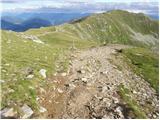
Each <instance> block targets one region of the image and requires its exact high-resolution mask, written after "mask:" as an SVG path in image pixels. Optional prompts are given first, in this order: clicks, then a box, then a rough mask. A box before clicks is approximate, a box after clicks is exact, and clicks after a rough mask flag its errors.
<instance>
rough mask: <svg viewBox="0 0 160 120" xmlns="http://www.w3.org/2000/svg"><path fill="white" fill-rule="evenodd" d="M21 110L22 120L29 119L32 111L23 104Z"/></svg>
mask: <svg viewBox="0 0 160 120" xmlns="http://www.w3.org/2000/svg"><path fill="white" fill-rule="evenodd" d="M21 110H22V112H23V116H22V119H27V118H30V117H31V116H32V114H33V110H32V109H31V108H30V107H29V106H28V105H26V104H24V105H23V107H21Z"/></svg>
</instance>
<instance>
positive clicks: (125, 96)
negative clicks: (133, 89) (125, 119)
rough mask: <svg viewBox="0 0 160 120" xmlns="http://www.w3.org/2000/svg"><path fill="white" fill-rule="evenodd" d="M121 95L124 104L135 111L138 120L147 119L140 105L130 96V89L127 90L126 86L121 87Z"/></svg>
mask: <svg viewBox="0 0 160 120" xmlns="http://www.w3.org/2000/svg"><path fill="white" fill-rule="evenodd" d="M119 94H120V96H121V98H122V99H123V100H124V102H126V103H127V105H128V107H129V108H130V109H131V110H132V111H133V113H134V115H135V118H136V119H145V118H146V114H145V112H143V110H142V108H141V106H140V105H138V104H137V102H136V101H135V100H134V99H133V98H132V97H131V96H130V95H131V93H130V91H129V89H127V88H125V87H124V85H122V84H121V85H120V86H119Z"/></svg>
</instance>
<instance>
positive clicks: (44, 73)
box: [39, 69, 47, 78]
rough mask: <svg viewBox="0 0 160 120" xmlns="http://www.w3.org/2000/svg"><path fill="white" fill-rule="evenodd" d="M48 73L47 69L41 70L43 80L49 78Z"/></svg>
mask: <svg viewBox="0 0 160 120" xmlns="http://www.w3.org/2000/svg"><path fill="white" fill-rule="evenodd" d="M46 72H47V70H45V69H41V70H40V71H39V73H40V74H41V75H42V77H43V78H46V77H47V76H46Z"/></svg>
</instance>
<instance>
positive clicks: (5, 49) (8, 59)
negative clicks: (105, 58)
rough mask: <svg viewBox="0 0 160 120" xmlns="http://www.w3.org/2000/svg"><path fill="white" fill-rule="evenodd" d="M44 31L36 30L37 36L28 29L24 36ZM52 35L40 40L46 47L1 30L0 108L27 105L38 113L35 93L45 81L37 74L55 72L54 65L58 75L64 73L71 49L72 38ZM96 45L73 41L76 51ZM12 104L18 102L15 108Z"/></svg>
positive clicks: (94, 43)
mask: <svg viewBox="0 0 160 120" xmlns="http://www.w3.org/2000/svg"><path fill="white" fill-rule="evenodd" d="M43 30H45V31H47V30H48V29H47V28H41V29H40V30H38V31H40V33H39V32H37V31H36V30H30V31H29V32H28V31H27V35H39V34H41V32H42V31H43ZM50 30H52V29H51V28H49V30H48V31H50ZM38 33H39V34H38ZM25 34H26V33H25ZM52 34H53V33H50V34H48V35H44V36H41V37H39V38H40V39H42V41H43V42H45V44H39V43H36V42H33V41H31V40H27V39H24V38H22V37H20V36H17V35H19V33H16V32H7V31H2V64H1V67H2V69H1V71H2V74H1V79H2V80H4V81H5V82H4V83H2V86H1V88H2V91H1V95H2V106H1V108H4V107H8V106H9V107H15V106H17V107H19V106H20V105H22V104H23V103H26V104H28V105H29V106H31V108H32V109H33V110H37V107H38V106H37V102H36V96H37V94H36V93H37V89H38V87H39V86H41V87H43V85H42V84H43V81H44V79H43V78H42V76H41V75H40V74H39V71H40V69H46V70H47V76H48V77H50V76H52V74H53V73H54V72H56V71H57V69H58V68H56V64H58V65H59V66H60V67H61V71H59V72H65V71H67V69H68V64H69V60H68V59H69V56H68V55H69V52H71V51H70V50H69V48H70V47H71V46H72V39H73V37H72V36H68V35H65V34H63V33H61V34H59V33H57V34H53V35H52ZM63 35H64V36H63ZM95 45H97V43H96V42H93V41H85V40H84V41H80V40H79V39H75V46H76V47H77V48H79V49H83V48H88V47H91V46H95ZM28 67H29V68H32V69H33V75H34V77H33V78H32V79H31V80H28V79H27V78H26V74H25V73H24V70H25V69H26V68H28ZM32 88H33V89H32ZM8 91H14V92H8ZM12 103H17V105H15V104H12Z"/></svg>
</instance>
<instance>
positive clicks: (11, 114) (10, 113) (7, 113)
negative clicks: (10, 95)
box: [0, 108, 17, 119]
mask: <svg viewBox="0 0 160 120" xmlns="http://www.w3.org/2000/svg"><path fill="white" fill-rule="evenodd" d="M0 115H1V117H2V118H8V119H9V118H12V119H13V118H16V116H17V112H16V111H14V109H13V108H5V109H3V110H1V111H0Z"/></svg>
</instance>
